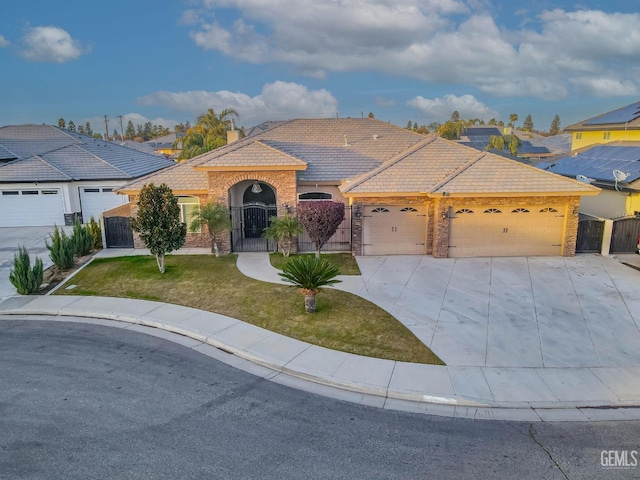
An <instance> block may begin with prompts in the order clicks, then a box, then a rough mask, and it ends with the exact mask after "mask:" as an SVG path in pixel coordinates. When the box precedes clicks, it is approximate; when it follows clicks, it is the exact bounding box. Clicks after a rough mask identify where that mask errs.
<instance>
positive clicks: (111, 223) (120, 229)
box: [104, 217, 133, 248]
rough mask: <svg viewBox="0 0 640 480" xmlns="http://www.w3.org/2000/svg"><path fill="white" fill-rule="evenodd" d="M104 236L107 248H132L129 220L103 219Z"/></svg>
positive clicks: (121, 218) (117, 218) (126, 218)
mask: <svg viewBox="0 0 640 480" xmlns="http://www.w3.org/2000/svg"><path fill="white" fill-rule="evenodd" d="M104 236H105V238H106V240H107V245H106V246H107V248H133V230H132V229H131V218H129V217H106V218H104Z"/></svg>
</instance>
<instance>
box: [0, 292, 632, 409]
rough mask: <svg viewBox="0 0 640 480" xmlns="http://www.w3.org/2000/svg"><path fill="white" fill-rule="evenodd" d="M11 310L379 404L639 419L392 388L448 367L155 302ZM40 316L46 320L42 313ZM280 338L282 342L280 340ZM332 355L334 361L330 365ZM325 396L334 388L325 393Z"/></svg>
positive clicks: (4, 304) (49, 302)
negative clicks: (111, 329)
mask: <svg viewBox="0 0 640 480" xmlns="http://www.w3.org/2000/svg"><path fill="white" fill-rule="evenodd" d="M16 315H19V316H37V317H46V316H62V317H76V318H91V319H102V320H111V321H117V322H125V323H130V324H133V325H140V326H143V327H152V328H155V329H158V330H163V331H166V332H171V333H175V334H178V335H181V336H184V337H188V338H191V339H193V340H195V341H197V342H202V343H203V344H206V345H209V346H211V347H214V348H215V349H218V350H221V351H224V352H227V353H229V354H232V355H234V356H235V357H237V358H239V359H242V360H245V361H248V362H251V363H252V364H255V365H260V366H261V367H265V368H267V369H269V370H270V371H272V372H274V381H277V380H275V379H276V378H278V376H280V377H281V376H282V375H284V376H285V377H286V378H289V380H288V381H286V382H285V380H284V377H281V381H282V382H284V383H285V384H287V382H288V383H292V382H293V383H294V385H292V386H294V388H300V387H299V386H296V385H295V383H296V381H303V382H311V383H313V384H315V385H318V386H324V387H329V389H338V390H340V391H344V392H348V393H350V394H358V395H361V396H364V397H359V398H360V400H358V401H359V402H361V401H362V398H365V397H366V398H367V399H368V401H369V402H370V404H374V405H377V406H383V408H391V409H398V410H404V411H416V412H420V413H429V414H437V415H445V416H459V417H465V418H487V419H489V418H490V419H501V420H521V421H580V420H582V421H595V420H629V419H640V402H638V401H636V400H620V399H618V400H616V401H614V402H611V401H604V400H597V399H591V400H586V401H515V400H514V401H496V400H492V401H488V400H487V399H484V398H476V397H473V396H470V395H461V394H459V393H456V392H448V393H441V392H439V391H438V388H435V387H434V388H435V389H433V390H425V389H423V390H422V391H418V387H417V388H416V389H415V390H414V389H408V388H397V387H396V386H395V384H394V380H395V379H396V378H397V375H400V373H401V371H402V370H404V371H405V374H406V372H409V373H410V372H411V369H414V368H417V369H425V368H426V369H428V368H430V367H431V371H432V372H434V373H436V374H438V373H443V372H445V370H443V369H446V371H448V367H437V366H424V365H422V366H421V365H418V364H406V363H403V362H395V361H392V360H382V359H373V358H368V357H360V356H357V355H352V354H347V353H344V352H336V351H333V350H329V349H324V348H322V347H318V346H315V345H310V344H306V343H304V342H300V341H298V340H294V339H289V338H288V337H283V336H281V335H279V334H276V333H273V332H270V331H268V330H264V329H261V328H260V327H256V326H253V325H249V324H246V323H244V322H241V321H239V320H237V319H232V318H230V317H225V316H222V315H218V314H213V313H210V312H202V311H199V310H196V309H192V308H188V307H180V306H176V305H168V304H163V303H158V302H150V301H144V300H131V299H113V298H107V297H80V296H66V295H65V296H53V297H44V296H43V297H21V296H15V297H9V298H7V299H5V300H3V301H1V302H0V320H1V319H2V316H7V317H9V316H16ZM176 318H178V320H176ZM41 319H42V320H45V318H41ZM189 324H190V325H191V326H189ZM198 326H204V328H206V329H208V330H209V331H205V329H204V328H203V329H199V328H198ZM212 332H214V333H212ZM249 337H250V338H251V340H250V342H249V343H245V344H243V342H244V341H245V340H246V338H249ZM234 339H239V340H234ZM283 339H284V340H283ZM281 341H284V342H285V343H279V342H281ZM282 350H284V353H283V351H282ZM265 352H266V353H265ZM305 356H306V357H309V358H311V359H314V358H316V359H320V360H321V361H320V362H319V363H317V364H309V363H308V362H307V364H309V365H311V366H310V367H309V368H303V367H301V365H305V363H304V362H301V361H300V359H301V357H305ZM332 362H334V365H333V366H331V367H330V368H329V366H330V364H331V363H332ZM348 363H351V364H358V363H359V364H360V365H364V366H365V367H366V370H364V371H365V373H366V371H367V370H370V371H371V372H370V373H372V374H376V373H378V372H379V371H382V370H389V369H391V372H392V373H391V374H390V375H389V378H390V380H389V381H388V382H387V383H386V384H384V383H380V382H376V381H375V376H374V377H370V378H374V380H370V381H366V380H367V378H366V377H365V378H364V379H363V378H361V377H358V378H354V376H353V372H354V371H355V372H362V371H363V370H362V368H360V369H355V370H349V369H346V370H348V372H350V374H351V378H349V375H348V374H346V375H343V376H342V377H341V376H340V373H339V372H340V369H341V368H342V369H345V365H347V364H348ZM335 365H339V367H338V368H336V369H335V371H334V372H333V374H327V373H324V374H323V373H322V370H323V368H324V369H325V370H324V371H325V372H330V371H332V370H333V369H334V367H335ZM384 378H386V377H384ZM270 379H271V378H270ZM429 380H431V379H429ZM427 383H429V382H427ZM436 383H437V382H436ZM429 384H430V383H429ZM314 388H315V389H317V388H318V387H306V388H304V387H303V388H302V389H307V390H309V391H313V390H314ZM321 394H322V393H321ZM329 396H335V395H334V394H330V395H329ZM338 396H340V395H338ZM356 398H358V397H356ZM376 399H377V400H376ZM380 403H382V405H380Z"/></svg>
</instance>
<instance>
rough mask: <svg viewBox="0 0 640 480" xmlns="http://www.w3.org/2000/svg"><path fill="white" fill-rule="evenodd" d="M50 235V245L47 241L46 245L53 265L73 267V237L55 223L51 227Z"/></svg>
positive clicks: (64, 267)
mask: <svg viewBox="0 0 640 480" xmlns="http://www.w3.org/2000/svg"><path fill="white" fill-rule="evenodd" d="M50 237H51V245H49V242H46V245H47V250H49V258H51V261H52V262H53V263H54V265H55V266H56V267H58V268H62V269H63V270H64V269H67V268H71V267H73V253H74V251H75V247H74V244H73V239H72V238H71V237H69V236H67V234H66V233H65V232H64V230H62V229H60V228H58V226H57V225H55V226H54V227H53V233H52V234H51V235H50Z"/></svg>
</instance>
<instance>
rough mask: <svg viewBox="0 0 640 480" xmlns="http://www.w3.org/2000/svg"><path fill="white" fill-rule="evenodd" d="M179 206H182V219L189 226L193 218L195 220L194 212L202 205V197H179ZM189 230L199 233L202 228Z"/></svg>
mask: <svg viewBox="0 0 640 480" xmlns="http://www.w3.org/2000/svg"><path fill="white" fill-rule="evenodd" d="M178 206H179V207H180V221H181V222H182V223H186V224H187V227H188V226H189V225H191V220H193V216H192V214H193V212H195V211H196V210H197V209H198V208H199V207H200V199H199V198H198V197H178ZM187 231H189V232H192V233H199V232H201V231H202V229H198V230H191V229H188V230H187Z"/></svg>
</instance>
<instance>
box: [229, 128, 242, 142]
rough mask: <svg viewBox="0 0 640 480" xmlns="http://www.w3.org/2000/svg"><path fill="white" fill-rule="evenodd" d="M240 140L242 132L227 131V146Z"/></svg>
mask: <svg viewBox="0 0 640 480" xmlns="http://www.w3.org/2000/svg"><path fill="white" fill-rule="evenodd" d="M238 140H240V130H227V145H229V144H230V143H233V142H237V141H238Z"/></svg>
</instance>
